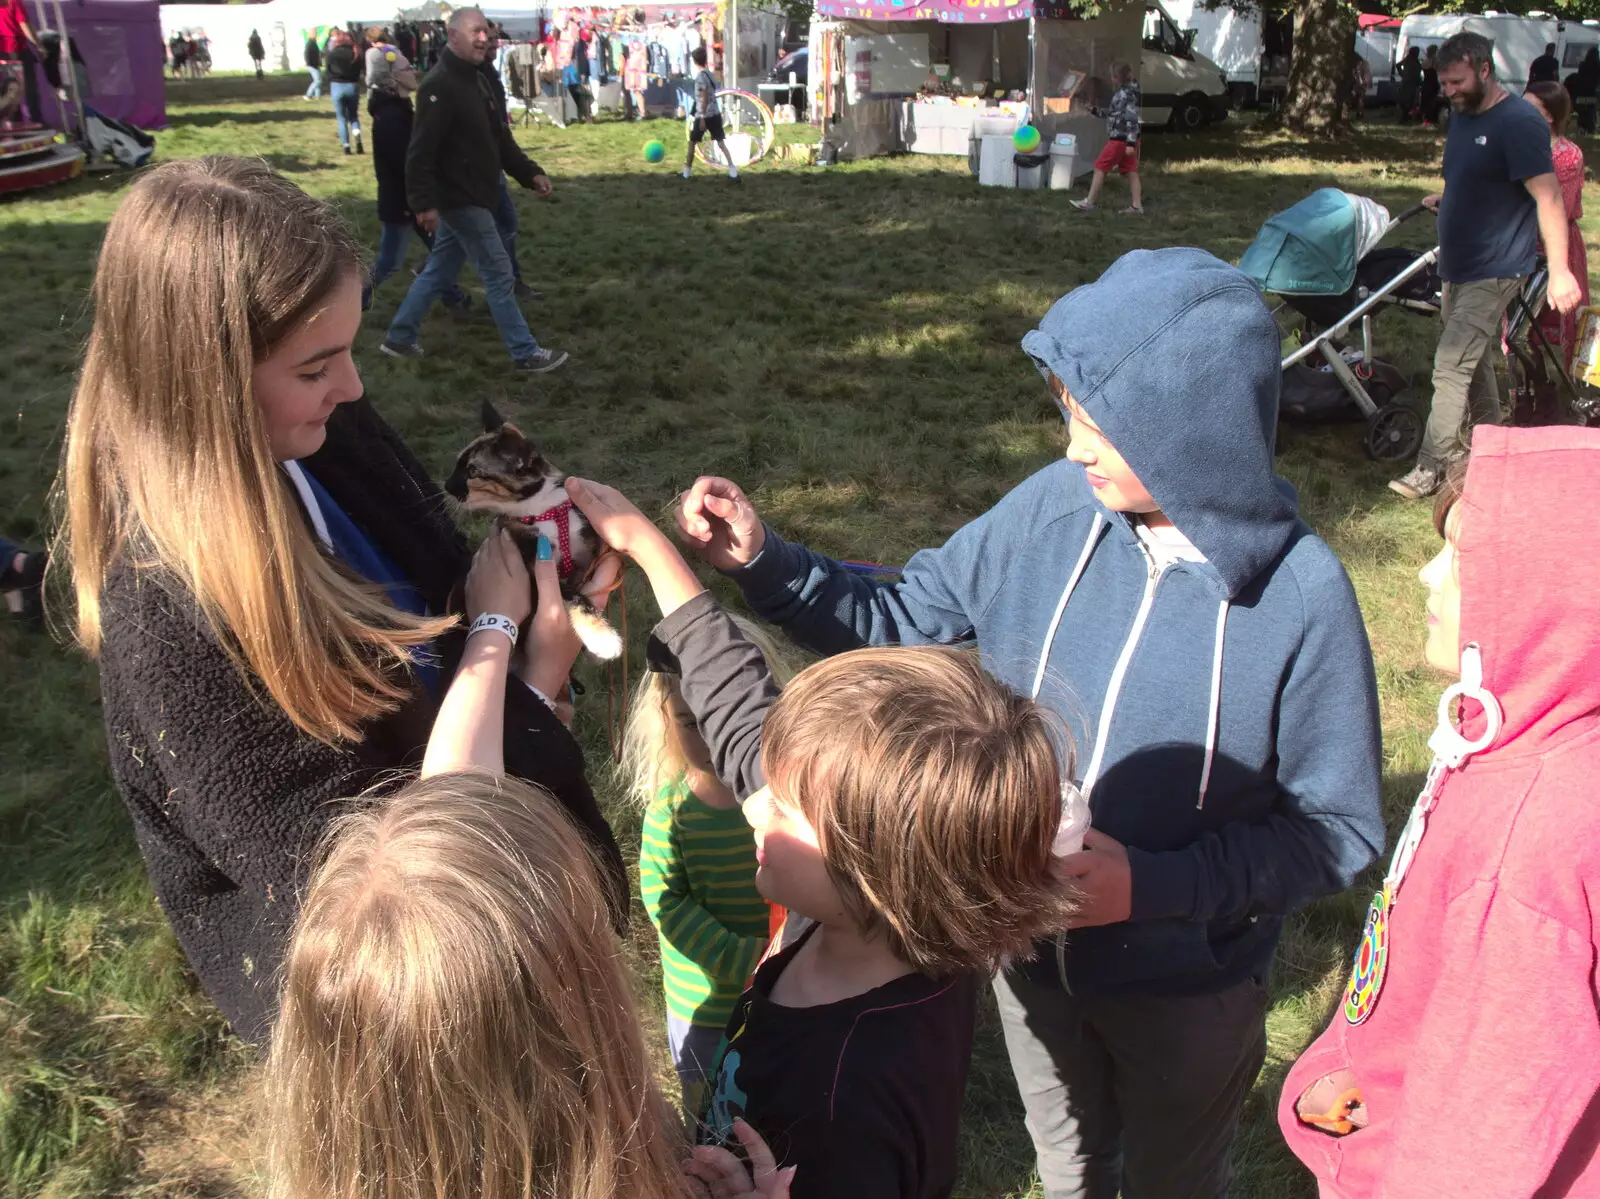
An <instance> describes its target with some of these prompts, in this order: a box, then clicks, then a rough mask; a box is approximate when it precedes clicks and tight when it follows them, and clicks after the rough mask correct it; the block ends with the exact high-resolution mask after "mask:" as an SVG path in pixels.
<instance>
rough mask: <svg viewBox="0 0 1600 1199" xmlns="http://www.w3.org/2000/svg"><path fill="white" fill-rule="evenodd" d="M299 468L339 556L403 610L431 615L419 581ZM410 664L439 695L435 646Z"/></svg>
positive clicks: (420, 649) (415, 653)
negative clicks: (418, 583)
mask: <svg viewBox="0 0 1600 1199" xmlns="http://www.w3.org/2000/svg"><path fill="white" fill-rule="evenodd" d="M300 468H301V470H302V471H303V472H304V473H305V477H306V482H307V483H308V484H309V485H310V487H311V493H312V494H313V495H314V496H316V499H317V507H318V508H319V509H321V511H322V519H323V521H324V522H325V523H326V524H327V526H328V540H329V541H331V542H333V552H334V553H335V554H336V555H338V557H339V559H340V560H341V561H342V562H343V563H344V564H345V565H346V566H348V567H349V568H350V569H351V570H353V571H355V572H356V573H357V574H358V575H360V576H361V577H362V578H363V579H366V580H367V581H368V582H369V583H376V584H377V585H378V586H380V587H382V588H383V589H384V591H385V592H387V593H388V596H389V602H390V603H391V604H393V605H394V606H395V607H396V608H399V609H400V610H401V611H402V612H409V613H411V614H412V615H413V616H428V615H431V613H429V611H428V601H427V600H425V599H424V598H423V596H422V592H421V591H419V590H418V589H417V585H416V584H415V583H413V582H412V581H411V580H410V579H409V578H407V577H406V574H405V572H404V571H403V570H401V569H400V567H399V566H398V565H397V564H396V563H395V560H394V559H393V558H391V557H389V555H388V554H386V553H384V551H383V547H382V546H380V545H379V544H378V543H377V542H376V541H374V540H373V539H372V538H371V536H369V535H368V533H367V531H366V530H365V529H363V528H362V527H361V526H360V525H358V524H356V522H355V521H353V520H351V519H350V516H349V514H348V513H346V512H345V510H344V509H343V508H341V507H339V505H338V504H337V503H335V502H334V499H333V497H332V496H331V495H329V494H328V489H327V488H325V487H324V486H323V485H322V484H321V483H320V482H318V481H317V477H316V476H315V475H313V474H312V473H311V472H310V471H309V470H306V469H305V463H303V462H302V463H301V464H300ZM411 664H412V667H413V669H415V670H416V672H417V678H418V679H419V680H420V681H421V682H422V685H423V686H424V687H426V688H427V689H428V691H429V693H430V694H433V695H437V694H438V693H439V657H438V654H437V653H435V652H434V650H433V647H432V646H424V647H418V648H417V649H416V650H413V651H412V655H411Z"/></svg>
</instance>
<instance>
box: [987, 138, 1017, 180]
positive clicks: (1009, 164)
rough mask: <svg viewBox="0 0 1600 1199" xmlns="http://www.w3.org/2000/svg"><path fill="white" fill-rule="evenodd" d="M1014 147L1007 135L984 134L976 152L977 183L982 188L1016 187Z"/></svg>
mask: <svg viewBox="0 0 1600 1199" xmlns="http://www.w3.org/2000/svg"><path fill="white" fill-rule="evenodd" d="M1016 155H1017V151H1016V147H1014V146H1013V145H1012V144H1011V134H1009V133H989V134H985V135H984V138H983V141H982V142H981V143H980V149H979V151H978V182H979V183H980V184H982V185H983V186H984V187H1015V186H1016V185H1017V164H1016V163H1015V162H1014V161H1013V159H1015V158H1016Z"/></svg>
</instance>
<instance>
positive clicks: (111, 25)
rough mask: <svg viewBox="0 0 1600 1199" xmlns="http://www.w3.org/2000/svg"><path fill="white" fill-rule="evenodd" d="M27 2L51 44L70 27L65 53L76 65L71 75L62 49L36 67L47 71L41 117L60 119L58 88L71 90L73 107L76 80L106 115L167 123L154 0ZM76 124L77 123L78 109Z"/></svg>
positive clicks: (50, 121)
mask: <svg viewBox="0 0 1600 1199" xmlns="http://www.w3.org/2000/svg"><path fill="white" fill-rule="evenodd" d="M28 9H29V20H30V21H31V22H32V24H33V28H34V29H35V31H37V32H38V34H39V39H40V42H41V43H43V44H45V45H46V46H47V47H55V46H58V45H59V44H60V42H61V38H60V35H61V33H62V29H61V26H62V25H63V24H64V25H65V26H66V29H65V34H66V37H65V42H66V45H67V47H68V49H67V51H66V54H65V57H66V58H67V59H68V61H71V62H72V63H73V64H74V66H75V70H74V71H73V72H72V78H70V79H69V78H68V77H67V75H65V74H64V73H63V72H62V70H61V58H62V57H63V55H62V54H61V53H60V52H59V51H54V52H53V53H54V55H55V57H54V58H53V60H51V61H49V62H47V63H44V64H41V65H39V66H38V67H35V68H34V69H35V70H36V71H38V72H39V75H40V76H41V79H40V87H39V102H40V107H41V108H42V109H43V111H42V112H40V113H38V114H36V115H37V119H39V120H41V121H43V122H44V123H45V124H47V125H56V126H60V125H61V124H62V120H61V105H60V102H59V100H58V99H57V95H58V90H60V91H65V92H67V94H68V96H69V108H70V107H71V105H72V104H73V103H74V101H72V100H70V97H71V96H72V94H73V88H74V86H76V90H77V93H78V98H79V99H81V100H82V102H83V103H85V104H87V105H89V106H90V107H91V108H93V109H95V110H96V111H98V112H101V113H104V114H105V115H106V116H109V117H115V118H116V119H117V120H119V121H127V122H128V123H129V124H130V125H138V126H140V127H141V128H144V129H164V128H166V124H167V100H166V85H165V82H164V80H163V78H162V57H161V14H160V7H159V5H158V4H157V3H156V0H61V2H60V4H55V3H46V2H45V0H33V2H32V3H31V4H29V5H28ZM58 15H59V19H58ZM52 34H53V35H56V36H54V37H52V36H50V35H52ZM74 112H75V110H74ZM72 123H73V125H74V126H76V124H77V120H76V116H75V115H74V119H73V122H72Z"/></svg>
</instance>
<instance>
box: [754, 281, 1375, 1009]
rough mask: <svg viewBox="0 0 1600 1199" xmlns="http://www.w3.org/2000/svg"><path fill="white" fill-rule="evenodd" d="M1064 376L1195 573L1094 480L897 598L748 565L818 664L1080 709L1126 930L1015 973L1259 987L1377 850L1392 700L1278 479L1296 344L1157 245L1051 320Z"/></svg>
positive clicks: (1030, 485) (837, 572) (991, 535)
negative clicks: (872, 657) (1120, 865)
mask: <svg viewBox="0 0 1600 1199" xmlns="http://www.w3.org/2000/svg"><path fill="white" fill-rule="evenodd" d="M1022 345H1023V349H1025V350H1026V351H1027V352H1028V354H1029V355H1030V356H1031V357H1032V358H1033V360H1034V362H1035V364H1036V365H1037V366H1038V368H1039V371H1040V373H1041V374H1044V375H1046V376H1047V377H1048V375H1049V374H1050V373H1054V374H1055V375H1056V376H1057V377H1059V378H1060V379H1061V381H1062V382H1063V383H1064V384H1065V385H1066V388H1067V390H1068V392H1069V393H1070V394H1071V395H1072V396H1073V397H1074V398H1075V399H1076V400H1077V401H1078V403H1080V404H1081V405H1082V406H1083V408H1084V409H1085V411H1086V412H1087V413H1088V414H1089V416H1090V417H1091V418H1092V419H1093V420H1094V422H1095V423H1096V424H1097V425H1099V426H1100V428H1101V429H1102V430H1103V431H1104V433H1105V435H1106V437H1107V439H1108V440H1109V441H1110V442H1111V444H1112V445H1114V446H1115V447H1116V448H1117V449H1118V450H1119V451H1120V452H1121V453H1122V455H1123V457H1124V458H1125V459H1126V460H1127V462H1128V464H1129V466H1130V467H1131V468H1132V469H1133V471H1134V473H1135V474H1137V475H1138V477H1139V479H1140V481H1141V482H1143V483H1144V485H1145V487H1146V488H1147V489H1148V490H1149V492H1150V494H1151V496H1152V497H1153V498H1154V500H1155V501H1156V503H1157V504H1158V505H1159V506H1160V508H1161V510H1162V512H1164V513H1165V514H1166V515H1167V516H1168V517H1170V518H1171V520H1172V522H1173V523H1174V525H1175V526H1176V527H1177V529H1178V531H1179V532H1180V533H1182V534H1183V535H1184V536H1185V537H1187V538H1188V540H1189V541H1190V542H1191V543H1193V545H1194V547H1195V548H1196V549H1197V550H1198V551H1199V552H1200V554H1201V555H1203V556H1204V561H1184V560H1179V561H1175V562H1169V563H1168V564H1167V565H1166V566H1165V567H1164V568H1161V569H1159V570H1158V569H1157V568H1156V565H1155V561H1154V559H1153V558H1152V557H1151V556H1150V555H1149V553H1148V552H1147V551H1146V550H1145V548H1144V546H1143V545H1142V544H1141V542H1140V540H1139V538H1138V536H1137V533H1136V531H1135V525H1134V522H1133V521H1132V520H1131V519H1130V518H1129V517H1127V516H1125V515H1123V514H1120V513H1115V512H1111V511H1109V510H1108V509H1107V508H1105V507H1104V506H1103V505H1102V504H1101V503H1100V502H1099V500H1098V499H1097V498H1096V497H1095V494H1094V492H1093V490H1092V489H1091V488H1090V486H1089V485H1088V482H1087V481H1086V479H1085V476H1084V471H1083V470H1082V468H1081V467H1078V466H1076V465H1074V464H1073V463H1071V462H1068V461H1061V462H1057V463H1055V464H1053V465H1051V466H1048V467H1046V468H1045V469H1044V470H1042V471H1040V472H1039V473H1037V474H1036V475H1034V476H1033V477H1032V478H1030V479H1027V480H1025V481H1024V482H1023V483H1022V484H1021V485H1020V486H1018V487H1017V488H1016V489H1015V490H1013V491H1012V492H1011V493H1010V494H1009V495H1007V496H1006V497H1005V498H1004V499H1002V500H1001V501H1000V503H999V504H997V505H996V506H995V507H994V508H993V509H991V510H990V511H989V512H987V513H985V514H984V515H983V516H980V517H978V518H977V519H976V520H974V521H972V522H971V523H970V524H968V525H966V526H965V527H964V528H962V529H960V530H958V531H957V532H956V533H955V534H954V535H953V536H952V537H951V538H950V540H949V541H948V542H946V543H945V545H944V546H943V547H942V548H940V549H937V550H923V551H922V552H920V553H918V554H917V555H915V556H914V557H913V558H912V559H911V561H910V562H909V563H908V564H907V566H906V569H905V572H904V575H903V576H902V578H901V579H900V581H899V582H898V583H895V584H892V585H891V584H885V583H879V582H875V581H872V580H868V579H864V578H862V577H861V576H859V575H856V574H852V573H850V572H848V571H846V570H845V569H844V568H842V567H841V566H840V565H839V564H838V563H837V562H835V561H833V560H832V559H829V558H826V557H823V556H822V555H819V554H815V553H812V552H810V551H808V550H806V549H803V548H801V547H800V546H797V545H793V544H791V543H789V542H785V541H784V540H782V539H781V538H780V537H778V536H777V535H776V534H775V533H773V532H772V531H771V530H770V529H769V530H768V531H767V540H766V543H765V546H764V548H763V550H762V552H761V554H760V555H759V556H758V557H757V558H756V559H755V560H754V561H752V562H751V563H750V564H749V565H748V566H746V567H744V568H743V569H741V570H738V571H735V572H733V577H734V578H735V579H736V580H737V581H738V583H739V585H740V587H741V589H742V590H743V591H744V594H745V597H746V599H747V600H748V602H749V603H750V605H751V606H752V607H753V608H754V609H755V610H756V611H757V612H758V613H760V614H761V615H762V616H763V617H765V618H767V619H769V620H772V621H774V622H776V623H779V624H781V625H783V626H784V628H785V630H786V631H787V632H788V633H789V634H790V635H791V636H793V637H794V638H795V639H796V640H798V641H800V642H801V643H803V644H805V645H807V646H809V647H811V648H813V649H815V650H817V651H819V652H822V653H837V652H840V651H843V650H848V649H854V648H858V647H860V646H863V645H884V644H894V643H900V644H907V645H915V644H929V643H933V644H951V643H956V642H966V641H973V640H975V641H976V642H977V644H978V647H979V651H980V653H981V654H982V657H983V660H984V664H985V665H986V666H987V667H988V669H989V670H991V671H992V672H993V673H994V674H995V675H997V676H998V677H999V678H1001V679H1003V680H1004V681H1006V682H1007V683H1009V684H1010V685H1011V686H1012V687H1014V688H1016V689H1017V690H1018V691H1020V692H1022V693H1024V694H1030V695H1035V696H1037V698H1038V699H1039V700H1040V702H1042V703H1044V704H1045V705H1046V706H1048V707H1050V708H1052V709H1053V710H1055V711H1056V712H1057V713H1059V714H1060V715H1061V717H1062V718H1064V719H1065V721H1066V722H1067V725H1068V728H1069V729H1070V730H1071V732H1072V735H1073V738H1074V744H1075V746H1076V751H1077V752H1076V761H1075V764H1074V767H1073V775H1074V779H1075V781H1077V782H1078V784H1079V785H1080V786H1081V787H1082V788H1083V789H1084V790H1085V792H1086V793H1087V794H1088V796H1089V800H1090V805H1091V808H1092V810H1093V812H1094V826H1095V827H1096V828H1097V829H1099V830H1100V831H1101V832H1104V833H1106V834H1107V835H1109V836H1111V837H1114V838H1116V839H1117V840H1118V841H1121V842H1122V843H1123V844H1125V845H1126V846H1127V847H1128V858H1129V862H1130V865H1131V868H1132V876H1133V913H1132V918H1131V919H1130V920H1128V921H1127V922H1125V923H1121V924H1114V925H1107V926H1105V927H1101V928H1090V929H1080V930H1077V931H1075V932H1073V933H1071V934H1068V935H1067V936H1065V937H1063V938H1060V939H1059V940H1057V941H1055V942H1052V943H1049V944H1042V945H1041V946H1040V947H1039V949H1040V952H1039V954H1038V956H1037V957H1036V958H1034V959H1033V960H1031V961H1029V962H1026V963H1018V964H1017V965H1016V967H1015V968H1016V969H1018V970H1020V971H1021V972H1022V973H1023V974H1024V975H1025V976H1027V977H1029V978H1032V979H1033V980H1034V981H1036V982H1043V983H1047V984H1051V985H1058V986H1064V987H1067V988H1068V989H1070V990H1071V991H1073V992H1074V993H1078V994H1083V995H1095V994H1145V995H1157V996H1161V995H1195V994H1208V993H1213V992H1216V991H1220V990H1222V989H1224V988H1226V987H1229V986H1232V985H1233V984H1235V983H1237V982H1240V981H1242V980H1243V979H1245V978H1246V977H1253V978H1255V979H1257V980H1259V981H1265V979H1266V975H1267V972H1268V970H1269V968H1270V966H1271V961H1272V955H1273V952H1274V950H1275V948H1276V946H1277V941H1278V936H1279V933H1280V931H1281V926H1282V918H1283V917H1284V915H1286V914H1287V913H1289V912H1291V911H1293V910H1294V909H1296V908H1298V907H1300V906H1301V905H1303V904H1305V903H1307V902H1308V901H1310V900H1312V899H1314V898H1316V897H1318V896H1321V895H1326V894H1330V893H1332V892H1336V891H1340V890H1343V889H1344V888H1346V887H1348V886H1349V885H1350V884H1351V882H1352V881H1353V880H1354V878H1355V876H1356V874H1357V873H1358V872H1359V871H1360V870H1361V869H1362V868H1363V867H1365V866H1366V865H1367V864H1368V863H1370V862H1371V861H1372V860H1373V859H1374V858H1375V857H1376V856H1377V854H1378V852H1379V850H1380V849H1381V848H1382V845H1383V820H1382V815H1381V807H1380V799H1379V777H1380V761H1381V758H1380V741H1379V722H1378V694H1377V683H1376V680H1375V678H1374V676H1373V666H1372V653H1371V650H1370V649H1369V648H1368V645H1367V637H1366V630H1365V627H1364V626H1363V624H1362V620H1361V612H1360V610H1359V608H1358V607H1357V606H1356V598H1355V593H1354V591H1353V590H1352V588H1351V586H1350V581H1349V579H1348V578H1347V577H1346V575H1345V573H1344V568H1343V567H1342V566H1341V565H1340V564H1339V561H1338V559H1337V558H1335V557H1334V555H1333V553H1332V551H1331V550H1329V549H1328V547H1327V545H1326V544H1324V543H1323V541H1322V540H1321V539H1320V538H1318V537H1317V536H1316V535H1315V534H1313V533H1312V532H1311V530H1310V529H1309V528H1308V527H1307V526H1306V524H1305V523H1304V522H1303V521H1301V520H1300V519H1299V516H1298V515H1297V511H1296V502H1295V495H1294V491H1293V489H1292V488H1291V487H1290V486H1289V485H1288V484H1287V483H1285V482H1284V481H1282V480H1281V479H1279V478H1277V477H1276V475H1275V474H1274V473H1273V464H1272V449H1273V438H1274V435H1275V432H1276V423H1277V411H1278V387H1279V368H1278V332H1277V329H1276V327H1275V325H1274V324H1273V320H1272V317H1271V314H1270V313H1269V312H1268V311H1267V308H1266V305H1265V304H1264V303H1263V302H1262V299H1261V295H1260V293H1259V292H1258V291H1257V290H1256V288H1255V287H1254V285H1253V284H1252V283H1251V282H1250V281H1249V280H1248V279H1247V278H1246V277H1245V276H1244V275H1242V274H1240V273H1239V272H1238V271H1237V270H1235V269H1234V268H1232V267H1230V266H1227V265H1226V264H1224V263H1222V262H1220V261H1219V260H1217V259H1216V258H1213V257H1212V256H1211V255H1209V254H1206V253H1204V252H1203V251H1200V250H1192V249H1170V250H1153V251H1152V250H1138V251H1135V252H1133V253H1130V254H1127V255H1124V256H1123V257H1122V258H1120V259H1118V260H1117V261H1116V262H1115V263H1113V264H1112V266H1111V268H1110V269H1109V270H1107V271H1106V273H1105V274H1104V275H1102V276H1101V277H1100V279H1099V280H1098V281H1097V282H1095V283H1093V284H1089V285H1087V286H1084V287H1080V288H1078V289H1077V290H1075V291H1073V292H1071V293H1069V294H1068V295H1067V296H1065V297H1064V298H1062V299H1061V300H1060V301H1058V302H1057V303H1056V305H1055V306H1054V307H1053V308H1051V310H1050V312H1049V313H1048V314H1047V315H1046V316H1045V318H1044V320H1043V321H1042V322H1041V323H1040V326H1039V328H1038V329H1036V330H1034V331H1033V332H1032V333H1029V334H1028V335H1027V337H1026V338H1024V339H1023V343H1022Z"/></svg>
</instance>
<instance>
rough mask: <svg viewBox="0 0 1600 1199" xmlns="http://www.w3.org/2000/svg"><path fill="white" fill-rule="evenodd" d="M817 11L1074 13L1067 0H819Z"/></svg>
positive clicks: (937, 15) (920, 17)
mask: <svg viewBox="0 0 1600 1199" xmlns="http://www.w3.org/2000/svg"><path fill="white" fill-rule="evenodd" d="M817 13H818V15H820V16H824V17H833V18H835V19H836V20H843V21H944V22H945V23H947V24H953V25H983V24H995V23H997V22H1001V21H1026V20H1027V19H1028V18H1030V17H1051V18H1060V17H1071V16H1072V15H1073V14H1072V13H1071V12H1070V11H1069V10H1068V6H1067V3H1066V0H817Z"/></svg>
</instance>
